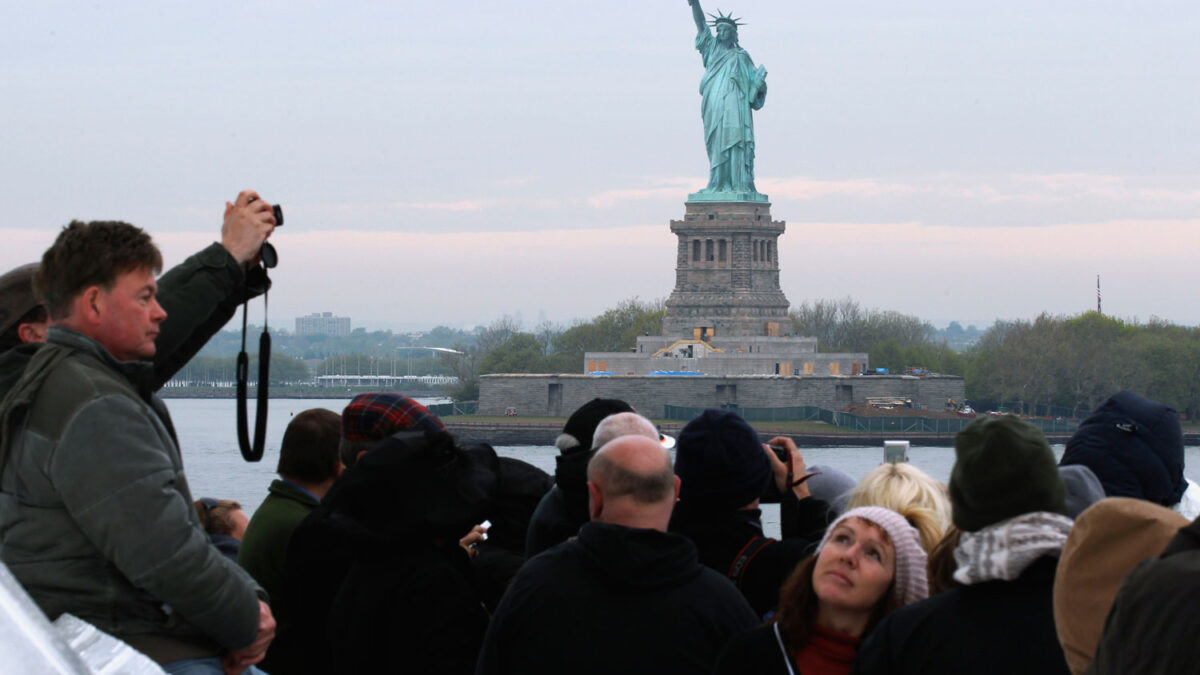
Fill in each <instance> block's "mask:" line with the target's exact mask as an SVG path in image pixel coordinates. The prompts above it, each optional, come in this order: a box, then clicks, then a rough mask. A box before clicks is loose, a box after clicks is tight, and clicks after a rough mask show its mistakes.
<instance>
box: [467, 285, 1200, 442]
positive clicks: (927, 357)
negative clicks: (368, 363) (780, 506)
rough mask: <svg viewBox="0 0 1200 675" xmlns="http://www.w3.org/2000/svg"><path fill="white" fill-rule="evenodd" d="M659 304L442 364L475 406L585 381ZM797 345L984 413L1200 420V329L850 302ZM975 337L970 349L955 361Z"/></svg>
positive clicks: (659, 316)
mask: <svg viewBox="0 0 1200 675" xmlns="http://www.w3.org/2000/svg"><path fill="white" fill-rule="evenodd" d="M663 315H664V307H663V303H662V301H661V300H658V301H650V302H644V301H640V300H638V299H637V298H633V299H630V300H625V301H623V302H621V303H620V304H619V305H617V306H616V307H614V308H612V309H609V310H608V311H606V312H604V313H602V314H600V315H599V316H596V317H594V318H592V319H591V320H585V321H577V322H575V323H574V324H572V325H571V326H569V327H562V326H555V325H551V324H547V323H543V324H539V325H538V326H536V327H535V328H533V329H532V330H523V329H522V326H521V324H520V321H518V320H516V319H513V318H511V317H504V318H503V319H500V320H498V321H495V322H493V323H492V324H491V325H489V326H487V327H486V328H484V329H482V330H480V331H477V332H476V343H475V344H474V345H466V344H460V345H458V348H459V349H460V350H461V351H464V352H465V354H466V355H465V356H464V357H461V358H458V357H452V358H444V359H443V361H444V362H445V363H446V365H447V366H448V367H449V368H451V369H453V371H454V374H455V375H457V376H458V378H459V380H460V381H461V382H462V383H463V386H462V387H461V389H460V390H459V391H458V392H456V394H455V395H456V396H458V397H461V398H463V399H470V398H474V397H475V396H478V377H479V375H481V374H488V373H581V372H583V366H584V363H583V355H584V353H585V352H589V351H628V350H631V349H633V348H634V347H635V346H636V339H637V336H638V335H644V334H648V335H658V334H661V330H662V320H663ZM791 320H792V327H793V332H794V334H796V335H803V336H812V337H816V338H817V339H818V348H819V350H820V351H822V352H865V353H867V355H868V357H869V359H870V365H871V367H872V368H886V369H888V370H889V371H891V372H904V371H905V369H907V368H923V369H926V370H929V371H932V372H936V373H943V374H947V375H959V376H963V377H964V378H965V380H966V390H967V398H968V400H970V401H972V403H974V404H975V406H976V408H978V409H993V408H1006V409H1010V410H1015V411H1017V412H1021V413H1024V414H1039V415H1051V416H1057V415H1062V416H1072V417H1082V416H1086V415H1087V414H1088V413H1089V412H1090V411H1092V410H1094V409H1095V408H1096V407H1097V406H1099V405H1100V403H1102V402H1103V401H1104V400H1105V399H1106V398H1108V397H1109V396H1111V395H1112V394H1114V393H1116V392H1117V391H1120V390H1122V389H1130V390H1133V391H1136V392H1138V393H1140V394H1142V395H1144V396H1147V397H1149V398H1151V399H1154V400H1157V401H1162V402H1164V403H1167V404H1169V405H1171V406H1173V407H1175V408H1176V409H1177V410H1179V411H1180V412H1183V413H1186V414H1187V416H1188V417H1189V418H1193V417H1195V416H1196V415H1200V328H1197V327H1188V326H1179V325H1174V324H1170V323H1167V322H1164V321H1160V320H1157V319H1155V320H1151V321H1150V322H1148V323H1139V322H1136V321H1124V320H1121V319H1116V318H1113V317H1108V316H1104V315H1102V314H1099V313H1097V312H1085V313H1083V314H1079V315H1075V316H1054V315H1048V314H1043V315H1041V316H1039V317H1037V318H1036V319H1033V320H1014V321H997V322H996V323H995V324H993V325H992V326H991V327H989V328H987V329H986V330H982V331H980V330H977V329H975V327H974V326H972V327H970V328H969V329H962V328H961V326H958V325H957V324H954V325H952V326H951V328H957V330H949V331H948V330H942V331H938V330H937V329H935V328H934V327H933V325H932V324H930V323H929V322H928V321H925V320H923V319H921V318H919V317H916V316H912V315H907V314H903V313H900V312H895V311H890V310H875V309H868V308H864V307H862V306H861V305H860V304H859V303H858V302H856V301H854V300H853V299H850V298H845V299H840V300H815V301H809V302H804V303H802V304H801V305H799V306H798V307H795V308H794V309H793V310H792V312H791ZM964 335H967V336H969V337H970V338H971V341H972V344H971V346H970V347H967V348H966V349H954V348H953V347H952V346H951V341H952V340H954V339H956V338H957V339H959V340H961V338H962V337H963V336H964Z"/></svg>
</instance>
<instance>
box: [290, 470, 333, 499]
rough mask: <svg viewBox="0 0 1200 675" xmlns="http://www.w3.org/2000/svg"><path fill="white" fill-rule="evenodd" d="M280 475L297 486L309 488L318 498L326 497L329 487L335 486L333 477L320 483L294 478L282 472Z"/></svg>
mask: <svg viewBox="0 0 1200 675" xmlns="http://www.w3.org/2000/svg"><path fill="white" fill-rule="evenodd" d="M279 477H280V478H282V479H284V480H286V481H287V482H289V483H291V484H292V485H295V486H296V487H300V488H304V489H305V490H308V491H309V492H311V493H312V496H314V497H316V498H317V499H318V500H320V499H325V493H327V492H329V488H331V487H333V479H332V478H329V479H328V480H323V481H321V482H320V483H310V482H308V481H304V480H299V479H296V478H292V477H291V476H284V475H283V474H280V476H279Z"/></svg>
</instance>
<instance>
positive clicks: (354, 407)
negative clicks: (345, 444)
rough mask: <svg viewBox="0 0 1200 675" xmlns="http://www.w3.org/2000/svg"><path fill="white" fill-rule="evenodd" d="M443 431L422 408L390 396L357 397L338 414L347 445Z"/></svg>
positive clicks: (405, 399) (398, 397) (406, 400)
mask: <svg viewBox="0 0 1200 675" xmlns="http://www.w3.org/2000/svg"><path fill="white" fill-rule="evenodd" d="M445 429H446V427H445V425H443V424H442V421H441V420H439V419H438V418H437V416H436V415H434V414H433V413H431V412H429V410H427V409H426V408H425V406H423V405H421V404H420V403H417V402H416V401H414V400H412V399H411V398H409V397H407V396H404V395H401V394H395V393H392V392H374V393H370V394H359V395H358V396H355V397H354V398H353V399H352V400H351V401H350V405H348V406H346V409H345V410H343V411H342V438H344V439H346V440H348V441H378V440H381V439H384V438H387V437H388V436H391V435H392V434H394V433H396V432H397V431H425V432H435V431H444V430H445Z"/></svg>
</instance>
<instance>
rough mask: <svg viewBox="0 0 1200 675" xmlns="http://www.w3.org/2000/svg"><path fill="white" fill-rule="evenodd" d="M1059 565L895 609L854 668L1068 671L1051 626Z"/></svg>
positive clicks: (1028, 674)
mask: <svg viewBox="0 0 1200 675" xmlns="http://www.w3.org/2000/svg"><path fill="white" fill-rule="evenodd" d="M1057 566H1058V559H1057V558H1052V557H1049V556H1045V557H1042V558H1039V559H1038V560H1037V561H1035V562H1034V563H1033V564H1032V565H1030V566H1029V567H1028V568H1027V569H1026V570H1025V572H1024V573H1022V574H1021V576H1019V577H1017V578H1016V579H1014V580H1013V581H987V582H984V583H981V584H973V585H970V586H960V587H957V588H952V589H950V590H947V591H943V592H942V593H939V594H937V595H935V596H933V597H931V598H929V599H927V600H922V601H921V602H918V603H915V604H912V605H908V606H907V607H902V608H900V609H898V610H896V611H895V612H893V613H892V614H890V615H888V616H887V617H885V618H884V620H883V621H882V622H880V624H879V625H878V626H876V627H875V630H873V631H871V634H870V636H868V637H867V639H866V641H865V642H863V645H862V647H861V648H860V649H859V650H858V659H857V660H856V661H855V663H854V670H853V671H852V672H854V673H863V674H864V675H868V674H873V673H913V674H914V675H916V674H918V673H981V674H985V673H996V674H997V675H1001V674H1003V675H1010V674H1012V673H1017V674H1019V675H1037V674H1039V673H1054V674H1057V673H1068V672H1070V671H1069V670H1068V669H1067V661H1066V658H1065V657H1064V656H1063V651H1062V647H1061V646H1060V645H1059V643H1058V634H1057V633H1056V632H1055V630H1054V605H1053V590H1054V571H1055V568H1056V567H1057ZM1131 672H1132V671H1131Z"/></svg>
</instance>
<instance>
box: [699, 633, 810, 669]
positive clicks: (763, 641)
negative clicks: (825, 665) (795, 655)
mask: <svg viewBox="0 0 1200 675" xmlns="http://www.w3.org/2000/svg"><path fill="white" fill-rule="evenodd" d="M793 670H794V667H793ZM713 675H790V673H789V671H788V661H787V657H786V656H785V655H784V652H783V649H781V648H780V646H779V640H778V639H776V637H775V624H774V623H769V624H766V625H765V626H759V627H758V628H755V629H754V630H752V631H750V632H748V633H743V634H741V635H739V636H737V637H735V638H734V639H732V640H730V641H729V643H728V644H726V645H725V649H724V651H722V652H721V655H720V657H719V658H718V659H717V665H716V668H714V669H713Z"/></svg>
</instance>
